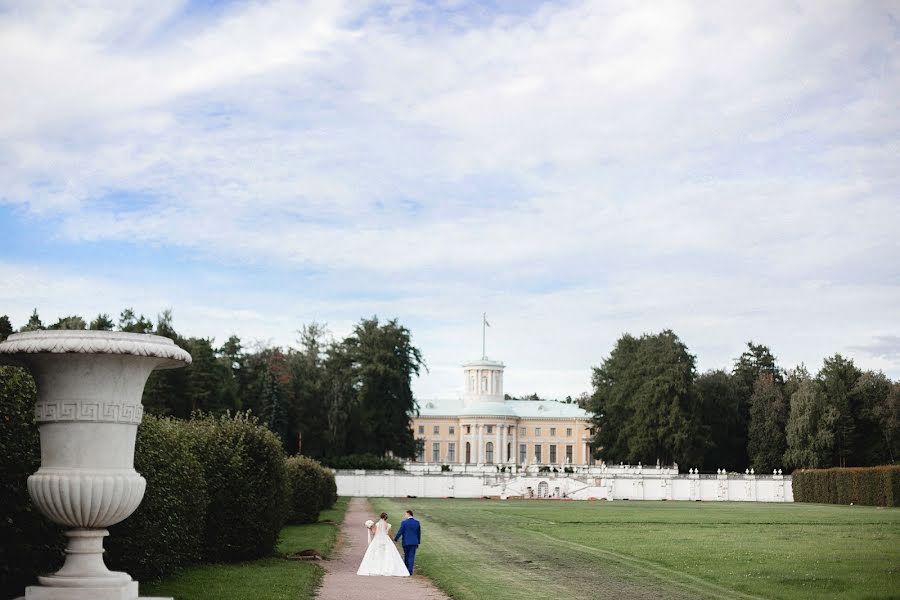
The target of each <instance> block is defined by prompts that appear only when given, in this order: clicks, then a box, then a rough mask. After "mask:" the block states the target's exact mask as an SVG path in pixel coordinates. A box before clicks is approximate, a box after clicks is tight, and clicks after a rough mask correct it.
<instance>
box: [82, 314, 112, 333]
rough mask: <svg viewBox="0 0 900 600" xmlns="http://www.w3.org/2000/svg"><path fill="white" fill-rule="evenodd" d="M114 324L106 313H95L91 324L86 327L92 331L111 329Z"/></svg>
mask: <svg viewBox="0 0 900 600" xmlns="http://www.w3.org/2000/svg"><path fill="white" fill-rule="evenodd" d="M115 326H116V325H115V323H113V321H112V319H111V318H109V315H108V314H106V313H97V316H96V317H95V318H94V320H93V321H91V324H90V325H89V326H88V327H89V329H92V330H94V331H112V330H113V327H115Z"/></svg>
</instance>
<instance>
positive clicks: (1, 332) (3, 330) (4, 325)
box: [0, 315, 15, 342]
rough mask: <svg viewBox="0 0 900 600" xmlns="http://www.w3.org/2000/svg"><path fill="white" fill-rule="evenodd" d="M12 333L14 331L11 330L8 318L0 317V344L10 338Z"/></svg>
mask: <svg viewBox="0 0 900 600" xmlns="http://www.w3.org/2000/svg"><path fill="white" fill-rule="evenodd" d="M14 332H15V329H13V326H12V323H11V322H10V320H9V317H8V316H6V315H2V316H0V342H2V341H3V340H5V339H6V338H8V337H9V336H11V335H12V334H13V333H14Z"/></svg>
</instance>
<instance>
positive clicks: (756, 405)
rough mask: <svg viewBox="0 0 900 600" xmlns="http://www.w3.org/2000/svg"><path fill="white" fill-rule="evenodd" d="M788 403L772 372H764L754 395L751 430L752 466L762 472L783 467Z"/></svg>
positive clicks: (751, 409)
mask: <svg viewBox="0 0 900 600" xmlns="http://www.w3.org/2000/svg"><path fill="white" fill-rule="evenodd" d="M787 410H788V409H787V403H786V402H785V401H784V395H783V394H782V393H781V387H780V386H779V385H778V383H776V381H775V378H774V376H773V375H772V374H771V373H766V372H763V373H761V374H760V376H759V379H757V380H756V383H754V384H753V395H752V396H750V431H749V433H748V440H747V452H748V453H749V454H750V465H751V466H752V467H753V468H754V469H756V470H757V471H759V472H760V473H767V472H769V471H771V470H773V469H776V468H778V467H781V466H783V458H784V452H785V449H786V442H785V437H784V428H785V423H786V422H787Z"/></svg>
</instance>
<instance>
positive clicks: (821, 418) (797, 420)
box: [784, 373, 837, 469]
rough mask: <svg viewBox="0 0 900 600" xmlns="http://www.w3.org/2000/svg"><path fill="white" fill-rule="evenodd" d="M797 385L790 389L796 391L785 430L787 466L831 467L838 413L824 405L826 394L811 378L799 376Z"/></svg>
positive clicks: (785, 460)
mask: <svg viewBox="0 0 900 600" xmlns="http://www.w3.org/2000/svg"><path fill="white" fill-rule="evenodd" d="M789 381H790V379H789ZM796 381H797V382H796V384H795V385H791V386H790V387H792V388H794V389H795V391H794V392H793V394H791V396H790V411H789V416H788V421H787V425H786V426H785V440H786V443H787V450H786V451H785V454H784V462H785V465H786V466H787V467H788V468H789V469H795V468H806V469H810V468H813V469H814V468H819V467H825V466H828V465H830V464H831V455H832V449H833V447H834V426H835V423H836V422H837V411H836V410H835V409H834V407H832V406H828V405H827V404H826V403H825V396H824V394H822V391H821V390H820V389H819V386H818V385H817V384H816V382H815V381H813V380H812V379H811V378H810V377H809V375H808V374H806V373H803V374H801V375H799V376H798V377H797V378H796Z"/></svg>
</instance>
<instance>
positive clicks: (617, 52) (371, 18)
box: [0, 0, 900, 399]
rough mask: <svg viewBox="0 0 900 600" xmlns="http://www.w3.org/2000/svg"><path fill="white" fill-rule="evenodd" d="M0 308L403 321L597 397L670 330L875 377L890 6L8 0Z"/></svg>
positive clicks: (887, 242) (893, 41)
mask: <svg viewBox="0 0 900 600" xmlns="http://www.w3.org/2000/svg"><path fill="white" fill-rule="evenodd" d="M0 82H3V84H2V85H0V314H8V315H9V317H10V318H11V320H12V322H13V325H14V326H16V327H19V326H21V325H23V324H24V323H25V321H26V320H27V319H28V316H29V315H30V314H31V311H32V310H33V309H35V308H37V310H38V312H39V314H40V316H41V318H42V319H43V321H44V322H45V323H52V322H54V321H55V320H56V319H58V318H59V317H61V316H64V315H69V314H80V315H83V316H85V317H86V318H88V319H89V318H91V317H93V316H94V315H96V314H97V313H99V312H105V313H109V314H111V315H113V317H114V318H115V317H117V315H118V313H119V312H120V311H121V310H122V309H123V308H125V307H133V308H134V310H135V311H136V312H138V313H144V314H147V315H148V316H151V317H154V316H155V315H156V314H157V313H159V312H161V311H162V310H164V309H167V308H171V309H172V311H173V313H174V317H175V327H176V329H177V330H178V331H179V332H181V333H182V334H184V335H190V336H203V337H213V338H215V340H216V341H217V342H220V343H221V342H222V341H224V340H225V339H226V338H227V337H228V336H229V335H231V334H237V335H239V336H240V337H241V338H242V339H243V340H244V341H245V343H246V344H247V345H248V346H250V345H254V344H268V345H281V346H288V345H295V344H296V339H297V337H298V336H297V330H298V329H300V327H301V326H302V325H303V324H305V323H310V322H313V321H317V322H319V323H325V324H327V326H328V328H329V330H330V331H331V332H332V334H333V335H334V336H335V337H337V338H340V337H343V336H345V335H347V334H348V333H349V332H350V331H351V330H352V327H353V324H354V323H356V322H358V321H359V319H361V318H363V317H371V316H373V315H377V316H378V317H379V318H381V319H391V318H396V319H398V320H399V321H400V323H402V324H403V325H405V326H406V327H408V328H409V329H410V331H411V333H412V338H413V343H414V344H415V345H416V346H417V347H419V348H420V349H421V350H422V352H423V355H424V358H425V360H426V363H427V365H428V372H427V373H423V375H422V377H420V378H418V379H417V380H415V382H414V391H415V392H416V395H417V396H418V397H419V398H420V399H425V398H442V397H454V396H456V395H457V394H458V393H459V392H460V391H461V388H462V370H461V368H460V365H461V364H462V363H463V362H465V361H467V360H471V359H476V358H479V357H480V356H481V342H482V339H481V334H482V325H481V322H482V313H487V317H488V321H489V322H490V324H491V327H490V328H489V329H488V330H487V354H488V356H490V357H491V358H494V359H499V360H502V361H504V362H505V364H506V365H507V373H506V391H507V392H508V393H511V394H514V395H521V394H530V393H538V394H539V395H541V396H544V397H557V398H562V397H565V396H566V395H572V396H575V395H577V394H580V393H582V392H586V391H590V389H591V383H590V377H591V368H592V367H593V366H597V365H599V364H601V362H602V361H603V359H604V358H605V357H607V356H608V355H609V352H610V351H611V350H612V349H613V347H614V345H615V343H616V340H617V339H618V338H619V337H620V336H621V335H622V334H624V333H626V332H628V333H631V334H634V335H640V334H642V333H649V332H658V331H661V330H663V329H672V330H673V331H675V333H677V334H678V335H679V336H680V338H681V339H682V341H683V342H684V343H685V344H686V345H687V346H688V348H689V349H690V351H691V352H692V353H693V354H694V355H695V356H696V359H697V367H698V370H699V371H700V372H702V371H705V370H707V369H718V368H725V369H728V368H730V367H731V365H732V363H733V360H734V358H735V357H737V356H738V355H739V354H740V353H741V352H742V350H743V349H744V347H745V345H746V343H747V342H748V341H749V340H753V341H754V342H757V343H762V344H766V345H768V346H769V347H770V348H771V349H772V351H773V352H774V354H775V355H776V356H777V358H778V360H779V362H780V364H781V365H782V366H784V367H786V368H791V367H794V366H796V365H798V364H800V363H804V364H805V365H807V367H809V368H810V370H812V371H815V370H817V369H818V368H819V367H820V366H821V364H822V360H823V358H825V357H826V356H830V355H833V354H834V353H841V354H843V355H845V356H849V357H852V358H853V360H854V361H855V362H856V364H857V365H858V366H860V367H863V368H867V369H877V370H882V371H884V372H885V373H886V374H887V375H888V376H890V377H891V378H893V379H895V380H896V379H900V233H898V232H900V100H898V99H900V4H898V3H897V2H877V1H869V0H863V1H859V2H842V1H839V0H829V1H828V2H819V1H813V0H806V1H800V2H785V1H778V2H765V1H761V2H743V1H723V2H713V3H710V2H686V1H683V2H651V3H647V2H576V1H572V2H546V3H542V2H530V1H529V2H525V1H521V2H520V1H517V2H483V1H473V2H466V1H439V0H438V1H432V2H407V1H402V0H397V1H394V2H365V1H361V0H353V1H350V2H341V1H339V0H326V1H317V0H312V1H309V2H265V1H259V2H212V1H204V2H184V1H179V0H157V1H155V2H133V3H132V2H126V1H123V2H112V3H109V2H107V3H103V2H75V1H73V2H66V3H61V2H40V1H34V2H6V1H0Z"/></svg>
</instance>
